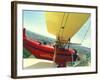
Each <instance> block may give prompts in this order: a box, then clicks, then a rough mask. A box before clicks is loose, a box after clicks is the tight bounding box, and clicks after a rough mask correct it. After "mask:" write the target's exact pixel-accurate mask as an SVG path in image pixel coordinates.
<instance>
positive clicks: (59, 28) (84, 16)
mask: <svg viewBox="0 0 100 80" xmlns="http://www.w3.org/2000/svg"><path fill="white" fill-rule="evenodd" d="M89 16H90V14H88V13H74V12H45V19H46V24H47V30H48V32H49V33H51V34H53V35H55V36H56V42H55V45H53V46H51V45H44V44H41V43H40V42H39V41H36V40H31V39H29V38H27V36H26V29H25V28H24V29H23V46H24V47H25V48H26V49H27V50H28V51H30V52H31V53H32V54H33V55H34V56H35V57H36V58H39V59H45V60H50V61H53V62H55V63H56V64H57V67H66V65H67V63H68V62H73V61H77V60H80V57H79V55H78V53H77V50H75V49H72V48H70V40H71V38H72V37H73V36H74V35H75V34H76V33H77V32H78V31H79V30H80V28H81V27H82V25H83V24H84V23H85V22H86V21H87V20H88V18H89ZM66 45H67V46H68V47H67V48H66Z"/></svg>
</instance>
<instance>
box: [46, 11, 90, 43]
mask: <svg viewBox="0 0 100 80" xmlns="http://www.w3.org/2000/svg"><path fill="white" fill-rule="evenodd" d="M45 16H46V24H47V29H48V32H49V33H51V34H54V35H56V37H57V38H59V41H60V42H61V43H66V42H67V41H68V40H69V38H71V37H72V36H73V35H74V34H75V33H76V32H77V31H78V30H79V29H80V28H81V27H82V25H83V24H84V23H85V22H86V21H87V19H88V17H89V16H90V14H89V13H69V12H68V13H64V12H45Z"/></svg>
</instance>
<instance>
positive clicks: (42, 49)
mask: <svg viewBox="0 0 100 80" xmlns="http://www.w3.org/2000/svg"><path fill="white" fill-rule="evenodd" d="M23 46H24V47H25V48H26V49H27V50H28V51H30V52H31V53H32V54H33V55H34V56H35V57H37V58H39V59H46V60H51V61H53V57H54V47H53V46H49V45H43V44H40V43H39V42H38V41H33V40H30V39H28V38H27V37H26V35H25V29H24V30H23ZM56 51H57V52H56V56H55V62H56V63H57V64H65V63H66V62H72V60H73V59H72V55H73V54H75V51H74V50H73V49H66V50H64V49H61V48H57V50H56Z"/></svg>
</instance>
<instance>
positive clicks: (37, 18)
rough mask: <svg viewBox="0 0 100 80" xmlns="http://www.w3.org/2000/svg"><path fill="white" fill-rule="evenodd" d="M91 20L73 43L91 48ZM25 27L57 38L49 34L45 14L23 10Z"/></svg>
mask: <svg viewBox="0 0 100 80" xmlns="http://www.w3.org/2000/svg"><path fill="white" fill-rule="evenodd" d="M90 24H91V19H90V18H89V19H88V20H87V21H86V22H85V24H84V25H83V26H82V27H81V29H80V30H79V31H78V32H77V33H76V34H75V35H74V36H73V37H72V39H71V42H72V43H81V44H82V45H83V46H86V47H90V46H91V29H90V26H91V25H90ZM23 25H24V28H26V29H27V30H30V31H31V32H35V33H38V34H42V35H44V36H47V37H51V38H56V36H54V35H53V34H50V33H48V31H47V27H46V20H45V15H44V12H42V11H33V10H30V11H29V10H23Z"/></svg>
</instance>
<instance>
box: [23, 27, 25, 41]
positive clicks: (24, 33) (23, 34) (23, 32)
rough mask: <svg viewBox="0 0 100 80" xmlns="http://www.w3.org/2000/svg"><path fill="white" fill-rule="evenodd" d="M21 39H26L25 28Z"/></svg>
mask: <svg viewBox="0 0 100 80" xmlns="http://www.w3.org/2000/svg"><path fill="white" fill-rule="evenodd" d="M23 38H24V39H25V38H26V29H25V28H24V29H23Z"/></svg>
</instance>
